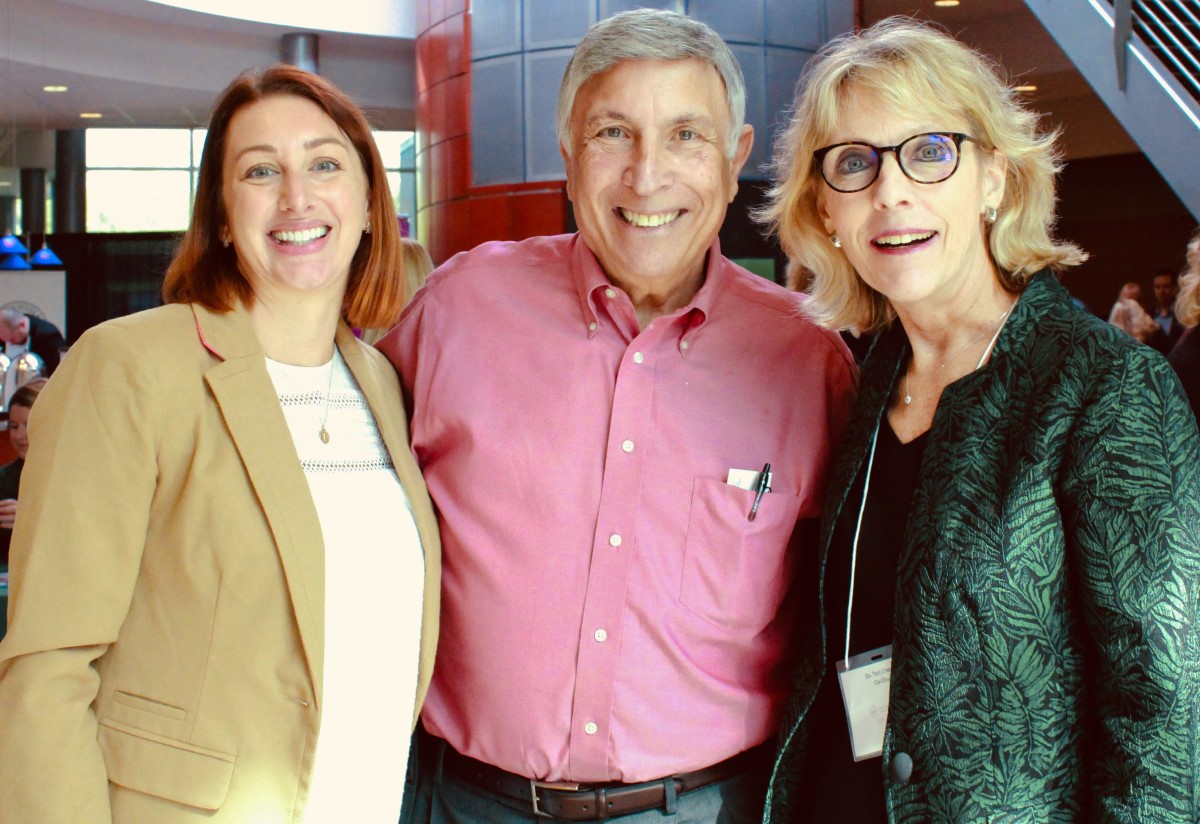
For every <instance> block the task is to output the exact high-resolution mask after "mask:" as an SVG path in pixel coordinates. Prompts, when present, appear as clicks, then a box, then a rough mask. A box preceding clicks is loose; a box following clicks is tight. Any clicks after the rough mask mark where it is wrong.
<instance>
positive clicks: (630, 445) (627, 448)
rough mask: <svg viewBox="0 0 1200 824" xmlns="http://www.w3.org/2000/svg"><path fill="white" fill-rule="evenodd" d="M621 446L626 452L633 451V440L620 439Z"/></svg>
mask: <svg viewBox="0 0 1200 824" xmlns="http://www.w3.org/2000/svg"><path fill="white" fill-rule="evenodd" d="M621 448H622V449H624V450H625V451H626V452H632V451H633V441H622V443H621Z"/></svg>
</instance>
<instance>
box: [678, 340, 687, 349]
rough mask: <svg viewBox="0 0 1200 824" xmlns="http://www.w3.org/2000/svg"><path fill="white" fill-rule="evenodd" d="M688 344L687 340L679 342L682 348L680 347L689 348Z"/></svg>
mask: <svg viewBox="0 0 1200 824" xmlns="http://www.w3.org/2000/svg"><path fill="white" fill-rule="evenodd" d="M687 346H688V344H687V341H680V342H679V348H680V349H684V350H686V349H687Z"/></svg>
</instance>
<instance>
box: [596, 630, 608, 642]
mask: <svg viewBox="0 0 1200 824" xmlns="http://www.w3.org/2000/svg"><path fill="white" fill-rule="evenodd" d="M596 640H597V641H599V642H600V643H601V644H603V643H604V642H605V641H607V640H608V633H607V632H605V631H604V629H603V628H601V629H598V630H596Z"/></svg>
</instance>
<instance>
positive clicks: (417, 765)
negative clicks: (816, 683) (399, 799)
mask: <svg viewBox="0 0 1200 824" xmlns="http://www.w3.org/2000/svg"><path fill="white" fill-rule="evenodd" d="M443 746H445V744H444V742H440V741H438V740H436V739H433V738H431V737H430V736H428V735H425V734H423V733H420V732H418V733H417V735H416V736H414V738H413V746H412V750H411V752H410V761H409V770H408V780H407V783H406V785H405V794H404V810H403V813H402V814H401V817H400V822H401V824H547V822H550V821H553V819H548V818H544V817H538V816H535V815H534V814H533V810H532V809H527V808H523V807H520V806H519V805H518V802H516V801H515V800H513V799H510V798H505V797H503V796H500V795H497V794H495V793H492V792H489V791H487V790H485V789H482V788H480V787H477V786H475V785H474V784H471V783H468V782H466V781H464V780H462V779H460V778H459V777H458V776H456V775H452V774H450V773H448V772H446V771H445V770H444V769H443V768H442V758H441V747H443ZM767 770H769V765H767V766H766V767H765V768H760V769H752V770H747V771H746V772H744V773H742V774H741V775H737V776H734V777H733V778H729V779H727V780H725V781H720V782H718V783H716V784H710V785H709V786H707V787H703V788H701V789H698V790H694V791H692V792H690V793H685V794H683V795H681V796H679V797H678V798H677V799H676V801H675V811H674V812H673V813H669V812H667V811H666V810H665V809H653V810H646V811H645V812H640V813H631V814H629V815H623V816H615V817H612V818H609V819H607V820H608V821H617V822H620V824H760V822H761V821H762V812H763V799H764V797H765V796H766V785H767V778H768V775H767Z"/></svg>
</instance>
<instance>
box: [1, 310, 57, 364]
mask: <svg viewBox="0 0 1200 824" xmlns="http://www.w3.org/2000/svg"><path fill="white" fill-rule="evenodd" d="M0 341H3V342H4V344H5V354H7V355H9V357H12V356H13V355H14V354H19V353H20V352H32V353H33V354H35V355H37V356H38V357H39V358H41V359H42V367H43V369H44V370H45V375H46V377H47V378H48V377H50V376H51V375H53V374H54V370H55V369H57V368H58V363H59V360H60V358H61V352H62V350H64V349H66V348H67V342H66V341H65V340H63V336H62V332H60V331H58V327H57V326H55V325H54V324H53V323H51V322H50V321H48V320H46V319H45V318H38V317H34V316H32V315H26V314H25V313H24V312H19V311H17V310H16V309H0Z"/></svg>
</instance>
